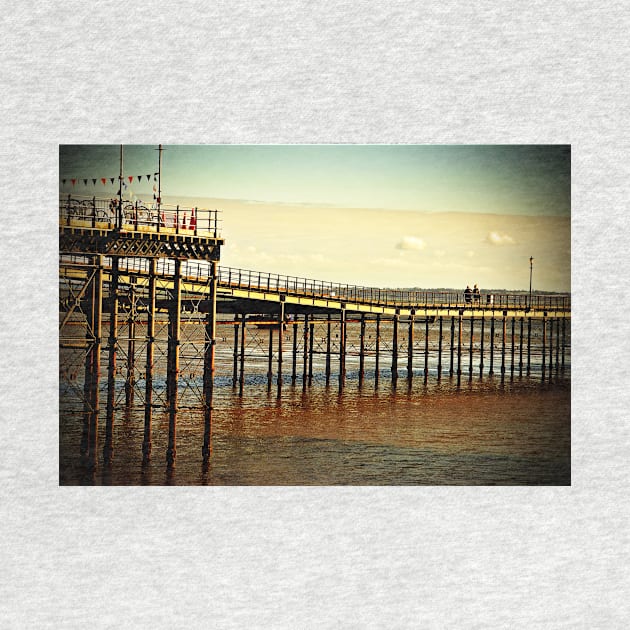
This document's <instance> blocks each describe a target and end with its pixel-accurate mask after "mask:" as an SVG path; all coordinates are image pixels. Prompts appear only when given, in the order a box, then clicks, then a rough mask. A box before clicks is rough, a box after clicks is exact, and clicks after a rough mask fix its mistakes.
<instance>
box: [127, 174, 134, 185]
mask: <svg viewBox="0 0 630 630" xmlns="http://www.w3.org/2000/svg"><path fill="white" fill-rule="evenodd" d="M127 179H128V180H129V183H130V184H131V182H132V181H133V175H129V177H127Z"/></svg>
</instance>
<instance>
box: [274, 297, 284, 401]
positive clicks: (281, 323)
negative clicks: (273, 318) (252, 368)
mask: <svg viewBox="0 0 630 630" xmlns="http://www.w3.org/2000/svg"><path fill="white" fill-rule="evenodd" d="M285 299H286V296H284V295H281V296H280V308H279V309H278V378H277V381H276V385H277V391H276V397H277V398H281V397H282V350H283V348H282V344H283V341H284V340H283V337H284V301H285Z"/></svg>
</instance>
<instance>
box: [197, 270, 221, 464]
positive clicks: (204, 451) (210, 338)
mask: <svg viewBox="0 0 630 630" xmlns="http://www.w3.org/2000/svg"><path fill="white" fill-rule="evenodd" d="M217 269H218V265H217V263H216V261H212V262H211V263H210V277H209V278H208V315H207V316H206V326H205V335H204V361H203V394H204V395H203V403H204V421H203V446H202V447H201V455H202V457H203V461H204V462H207V461H208V460H209V459H210V456H211V455H212V411H213V398H214V373H215V365H214V359H215V348H216V343H217V283H218V277H217Z"/></svg>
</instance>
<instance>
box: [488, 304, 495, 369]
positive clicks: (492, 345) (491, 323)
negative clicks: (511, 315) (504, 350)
mask: <svg viewBox="0 0 630 630" xmlns="http://www.w3.org/2000/svg"><path fill="white" fill-rule="evenodd" d="M488 374H489V375H490V376H492V375H493V374H494V315H493V316H492V317H491V318H490V369H489V370H488Z"/></svg>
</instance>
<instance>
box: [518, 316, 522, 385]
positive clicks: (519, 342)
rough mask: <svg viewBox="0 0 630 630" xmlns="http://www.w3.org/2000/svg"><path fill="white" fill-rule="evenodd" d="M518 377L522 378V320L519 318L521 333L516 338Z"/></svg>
mask: <svg viewBox="0 0 630 630" xmlns="http://www.w3.org/2000/svg"><path fill="white" fill-rule="evenodd" d="M518 375H519V377H520V376H523V318H522V317H521V332H520V334H519V336H518Z"/></svg>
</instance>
